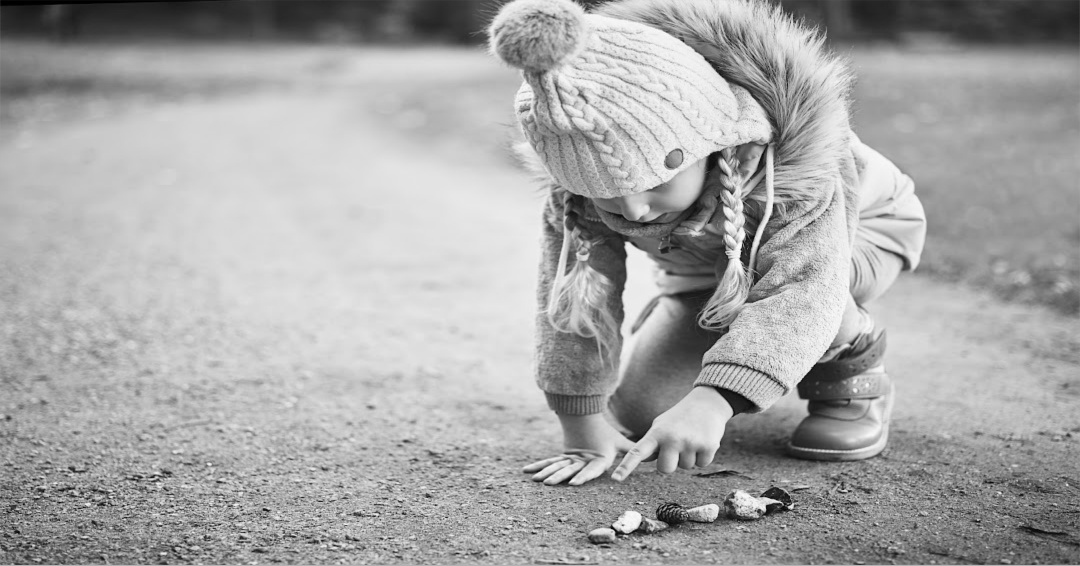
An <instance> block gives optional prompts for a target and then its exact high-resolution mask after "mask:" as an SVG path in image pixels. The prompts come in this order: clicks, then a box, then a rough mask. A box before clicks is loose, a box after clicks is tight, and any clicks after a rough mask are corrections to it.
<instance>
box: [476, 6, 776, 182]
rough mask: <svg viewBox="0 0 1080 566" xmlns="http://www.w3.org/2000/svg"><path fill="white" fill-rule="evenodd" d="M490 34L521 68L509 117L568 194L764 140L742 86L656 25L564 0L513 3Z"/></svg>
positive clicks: (759, 115) (758, 112)
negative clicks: (589, 10)
mask: <svg viewBox="0 0 1080 566" xmlns="http://www.w3.org/2000/svg"><path fill="white" fill-rule="evenodd" d="M489 34H490V47H491V51H492V52H493V53H495V54H496V55H498V56H499V57H500V58H502V59H503V60H504V61H506V62H507V63H509V64H511V65H513V66H515V67H518V68H520V69H522V72H523V75H524V78H525V82H524V83H523V84H522V85H521V89H520V90H519V91H518V94H517V98H516V100H515V112H516V115H517V119H518V122H519V123H520V125H521V129H522V132H523V133H524V135H525V138H526V139H527V140H528V142H529V144H530V145H532V147H533V149H534V150H536V152H537V154H539V155H540V158H541V160H542V161H543V163H544V165H545V167H547V170H548V172H549V173H551V175H552V177H554V178H555V180H556V182H558V183H559V184H560V185H561V186H562V187H564V188H565V189H567V190H569V191H570V192H572V193H575V194H579V195H583V196H586V197H591V198H612V197H618V196H625V195H630V194H634V193H640V192H642V191H646V190H649V189H651V188H653V187H656V186H658V185H661V184H663V183H666V182H667V181H669V180H670V179H671V178H672V177H674V176H675V175H676V174H677V173H679V171H682V170H683V169H685V168H686V167H689V166H690V165H691V164H693V163H694V162H696V161H697V160H699V159H702V158H704V157H707V156H708V155H710V154H712V153H714V152H717V151H720V150H721V149H724V148H726V147H731V146H736V145H741V144H744V143H748V142H757V143H767V142H768V141H769V139H770V137H771V127H770V125H769V121H768V119H767V117H766V116H765V112H764V110H762V108H761V106H760V105H759V104H758V103H757V102H756V101H755V100H754V99H753V98H752V97H751V96H750V94H749V93H748V92H747V91H746V90H745V89H743V88H741V87H739V86H738V85H735V84H729V83H727V82H726V81H725V80H724V79H723V77H721V76H720V74H719V73H717V72H716V70H714V69H713V68H712V66H711V65H709V63H708V62H707V61H706V60H705V58H704V57H702V56H701V55H699V54H698V53H697V52H696V51H694V50H693V49H691V48H690V47H689V46H688V45H686V44H685V43H683V42H681V41H679V40H678V39H676V38H675V37H673V36H671V35H669V34H667V33H664V32H662V31H660V30H658V29H655V28H651V27H649V26H645V25H642V24H639V23H636V22H629V21H624V20H619V19H615V18H609V17H604V16H599V15H594V14H586V13H585V11H584V9H582V7H581V6H579V5H577V4H575V3H573V2H572V1H570V0H515V1H513V2H511V3H509V4H507V5H505V6H504V7H503V8H502V10H500V12H499V14H498V16H496V17H495V20H494V21H493V22H492V24H491V28H490V30H489Z"/></svg>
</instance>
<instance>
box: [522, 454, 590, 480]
mask: <svg viewBox="0 0 1080 566" xmlns="http://www.w3.org/2000/svg"><path fill="white" fill-rule="evenodd" d="M577 461H580V460H575V459H573V458H569V457H566V456H563V457H562V458H559V460H558V461H557V462H554V463H552V464H549V465H548V466H547V467H545V468H544V469H542V470H540V471H539V472H536V474H534V475H533V477H532V480H533V481H546V480H547V479H548V478H549V477H551V475H552V474H554V473H555V472H558V471H559V470H561V469H563V468H565V467H567V466H571V465H573V464H574V462H577Z"/></svg>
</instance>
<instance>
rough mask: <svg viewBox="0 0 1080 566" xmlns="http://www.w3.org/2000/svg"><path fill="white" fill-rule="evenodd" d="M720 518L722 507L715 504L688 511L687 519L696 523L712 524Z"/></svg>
mask: <svg viewBox="0 0 1080 566" xmlns="http://www.w3.org/2000/svg"><path fill="white" fill-rule="evenodd" d="M719 516H720V506H719V505H717V504H715V503H709V504H708V505H700V506H698V507H694V508H693V509H687V510H686V517H687V518H688V519H690V520H691V521H693V522H695V523H711V522H713V521H715V520H716V518H717V517H719Z"/></svg>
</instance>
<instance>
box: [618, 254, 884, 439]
mask: <svg viewBox="0 0 1080 566" xmlns="http://www.w3.org/2000/svg"><path fill="white" fill-rule="evenodd" d="M903 266H904V262H903V259H902V258H901V257H900V256H898V255H896V254H893V253H891V252H887V251H885V250H882V249H881V248H878V247H876V246H874V245H872V244H869V243H865V242H860V241H858V240H856V242H855V246H854V248H853V249H852V261H851V297H850V299H849V300H848V306H847V309H845V311H844V317H843V321H842V322H841V326H840V331H839V332H838V333H837V335H836V339H835V340H834V341H833V346H837V345H840V344H846V343H849V342H851V341H852V340H854V339H855V338H856V337H857V336H858V334H859V332H860V331H861V329H862V325H863V324H864V316H863V315H862V314H861V313H860V310H865V309H863V307H862V305H864V304H866V303H868V302H870V301H872V300H874V299H876V298H878V297H880V296H881V295H882V294H883V293H884V292H885V291H886V290H887V289H888V288H889V287H891V286H892V284H893V283H894V282H895V281H896V277H897V276H898V275H899V274H900V271H901V269H903ZM710 296H712V293H711V291H710V292H698V293H685V294H679V295H661V296H659V297H656V298H655V299H653V301H652V302H650V303H649V305H648V306H647V307H645V310H644V311H643V312H642V314H641V316H640V317H639V318H638V320H637V322H636V323H635V324H634V327H633V328H634V331H633V339H632V340H631V349H630V351H629V352H628V353H627V358H626V359H625V363H623V364H622V367H623V374H622V376H621V379H620V382H619V386H618V388H617V389H616V390H615V393H614V394H613V395H612V396H611V399H610V400H609V401H608V409H609V413H610V416H611V417H612V418H614V419H615V420H616V421H617V422H618V424H619V425H621V427H622V428H624V429H625V430H626V431H627V432H628V433H630V434H631V437H632V438H633V437H637V436H640V435H642V434H644V433H645V432H646V431H647V430H648V429H649V427H650V426H652V421H653V419H655V418H656V417H657V416H659V415H660V414H661V413H663V412H664V411H667V410H668V409H670V408H671V407H672V406H674V405H675V403H677V402H679V401H680V400H681V399H682V398H683V397H684V396H686V394H687V393H689V392H690V390H691V389H692V388H693V386H694V381H695V380H696V379H697V376H698V373H700V371H701V359H702V357H703V356H704V355H705V352H706V351H707V350H708V349H709V348H711V347H712V346H713V345H715V344H716V341H717V340H719V338H720V334H718V333H716V332H710V331H707V330H704V329H702V328H701V327H700V326H698V325H697V316H698V313H699V312H701V309H702V308H703V307H704V305H705V303H706V302H707V301H708V299H709V297H710Z"/></svg>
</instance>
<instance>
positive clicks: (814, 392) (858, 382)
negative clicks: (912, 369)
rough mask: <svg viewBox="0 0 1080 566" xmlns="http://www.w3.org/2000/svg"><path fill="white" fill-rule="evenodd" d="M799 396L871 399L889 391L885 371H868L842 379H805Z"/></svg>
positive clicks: (813, 399)
mask: <svg viewBox="0 0 1080 566" xmlns="http://www.w3.org/2000/svg"><path fill="white" fill-rule="evenodd" d="M798 389H799V397H801V398H803V399H810V400H812V401H832V400H839V399H871V398H874V397H881V396H882V395H885V394H886V393H888V392H889V377H888V375H886V374H885V373H868V374H862V375H856V376H854V377H849V378H847V379H841V380H822V379H809V378H807V379H804V380H802V381H801V382H800V383H799V386H798Z"/></svg>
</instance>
